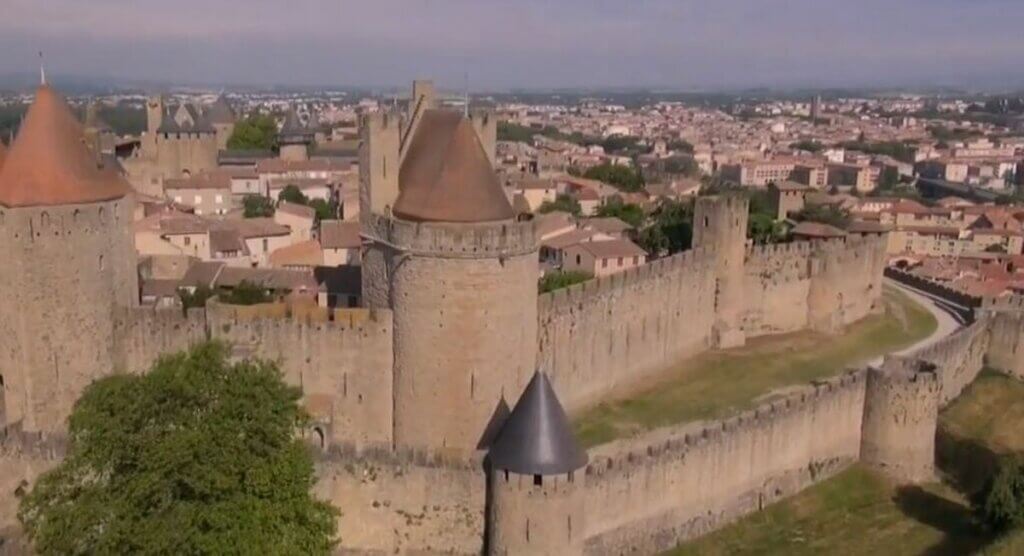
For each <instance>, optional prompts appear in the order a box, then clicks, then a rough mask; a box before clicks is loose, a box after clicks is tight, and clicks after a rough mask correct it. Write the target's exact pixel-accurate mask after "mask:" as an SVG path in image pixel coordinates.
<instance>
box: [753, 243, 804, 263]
mask: <svg viewBox="0 0 1024 556" xmlns="http://www.w3.org/2000/svg"><path fill="white" fill-rule="evenodd" d="M813 248H814V242H811V241H793V242H790V243H771V244H767V245H751V246H749V247H747V260H748V261H750V260H752V259H762V258H772V257H808V256H810V254H811V252H812V250H813Z"/></svg>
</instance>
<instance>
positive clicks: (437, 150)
mask: <svg viewBox="0 0 1024 556" xmlns="http://www.w3.org/2000/svg"><path fill="white" fill-rule="evenodd" d="M398 186H399V194H398V199H397V200H395V206H394V208H393V209H392V212H394V214H395V216H398V217H399V218H403V219H407V220H417V221H433V222H494V221H498V220H510V219H512V218H513V217H514V216H515V214H514V212H513V210H512V205H511V204H509V202H508V198H507V197H506V196H505V193H504V192H503V191H502V189H501V184H500V183H499V182H498V177H497V175H495V173H494V168H493V167H492V166H491V162H490V161H489V160H488V159H487V153H486V152H484V148H483V145H481V144H480V138H479V137H478V136H477V134H476V130H474V129H473V124H472V123H471V122H470V121H469V120H468V119H466V118H465V117H463V116H462V114H459V113H458V112H452V111H443V110H427V111H425V112H424V113H423V116H421V120H420V122H419V125H418V126H417V127H416V131H415V135H414V136H413V138H412V142H411V143H410V144H409V151H408V152H407V154H406V156H405V159H404V160H403V161H402V167H401V169H400V171H399V174H398Z"/></svg>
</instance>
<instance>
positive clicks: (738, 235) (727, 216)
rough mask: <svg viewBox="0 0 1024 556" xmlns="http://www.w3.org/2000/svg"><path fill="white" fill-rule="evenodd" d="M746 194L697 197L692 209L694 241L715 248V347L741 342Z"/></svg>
mask: <svg viewBox="0 0 1024 556" xmlns="http://www.w3.org/2000/svg"><path fill="white" fill-rule="evenodd" d="M748 212H749V203H748V201H747V199H746V198H745V197H741V196H738V195H725V196H713V197H698V198H697V204H696V206H695V208H694V213H693V245H694V246H695V247H707V248H710V249H712V250H714V251H715V280H716V293H715V324H714V329H713V334H714V339H713V341H714V344H715V347H719V348H729V347H735V346H742V345H743V344H744V343H745V342H746V335H745V334H744V332H743V308H744V296H743V288H744V284H743V281H744V278H745V277H744V264H745V257H746V242H747V213H748Z"/></svg>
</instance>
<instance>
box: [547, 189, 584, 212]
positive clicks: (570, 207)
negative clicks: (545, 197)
mask: <svg viewBox="0 0 1024 556" xmlns="http://www.w3.org/2000/svg"><path fill="white" fill-rule="evenodd" d="M556 210H560V211H562V212H568V213H569V214H571V215H573V216H579V215H580V212H582V210H583V209H582V208H580V202H579V201H577V200H576V199H575V198H573V197H572V196H570V195H565V194H564V193H560V194H558V195H557V196H555V200H554V201H553V202H552V201H544V202H543V203H541V205H540V208H538V209H537V212H539V213H541V214H544V213H548V212H554V211H556Z"/></svg>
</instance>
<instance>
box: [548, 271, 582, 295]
mask: <svg viewBox="0 0 1024 556" xmlns="http://www.w3.org/2000/svg"><path fill="white" fill-rule="evenodd" d="M591 278H593V276H591V275H590V273H588V272H583V271H580V270H564V271H563V270H556V271H554V272H549V273H547V274H545V275H544V277H543V278H541V279H540V283H539V284H538V289H539V290H540V293H547V292H549V291H554V290H557V289H561V288H568V287H569V286H571V285H573V284H579V283H580V282H586V281H587V280H590V279H591Z"/></svg>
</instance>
